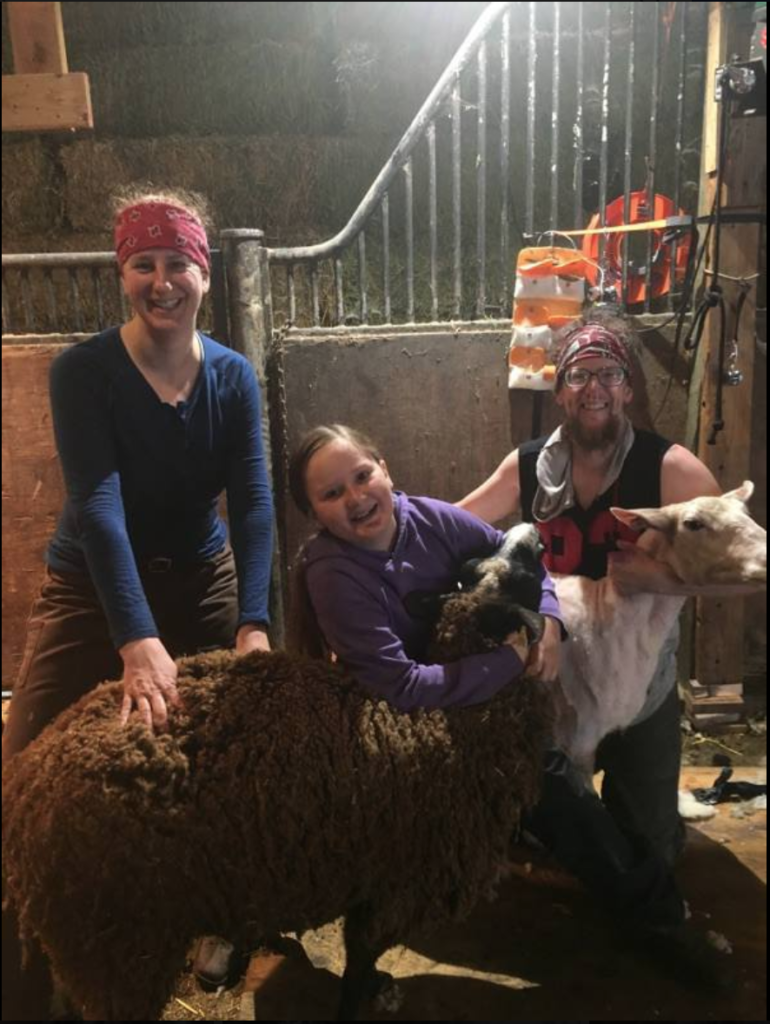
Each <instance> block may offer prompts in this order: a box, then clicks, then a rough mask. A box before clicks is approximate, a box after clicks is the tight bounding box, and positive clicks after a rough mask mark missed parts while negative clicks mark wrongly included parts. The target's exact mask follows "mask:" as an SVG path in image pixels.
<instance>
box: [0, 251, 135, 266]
mask: <svg viewBox="0 0 770 1024" xmlns="http://www.w3.org/2000/svg"><path fill="white" fill-rule="evenodd" d="M2 263H3V266H4V267H40V268H44V267H49V268H50V269H51V270H55V269H56V268H57V267H78V268H79V267H89V266H91V265H93V266H96V267H109V266H114V265H115V264H116V259H115V253H114V252H25V253H3V257H2Z"/></svg>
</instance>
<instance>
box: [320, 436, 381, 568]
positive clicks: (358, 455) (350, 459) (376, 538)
mask: <svg viewBox="0 0 770 1024" xmlns="http://www.w3.org/2000/svg"><path fill="white" fill-rule="evenodd" d="M305 486H306V487H307V496H308V500H309V501H310V505H311V507H312V509H313V514H314V516H315V518H316V519H317V520H318V522H319V523H320V524H321V526H323V527H324V528H325V529H327V530H328V531H329V533H332V534H334V536H335V537H339V538H340V540H346V541H349V542H350V543H351V544H356V545H357V546H358V547H361V548H368V549H369V550H371V551H388V550H389V549H390V547H391V545H392V543H393V539H394V537H395V535H396V517H395V513H394V510H393V482H392V481H391V479H390V475H389V474H388V468H387V466H386V465H385V462H384V461H380V462H377V461H376V460H375V459H373V458H372V457H371V456H370V455H367V454H366V452H363V451H361V449H360V448H356V446H355V445H352V444H350V442H349V441H343V440H341V439H340V440H336V441H330V442H329V444H327V445H324V447H323V448H321V449H319V451H317V452H316V453H315V454H314V455H313V456H312V458H311V459H310V461H309V462H308V464H307V468H306V470H305Z"/></svg>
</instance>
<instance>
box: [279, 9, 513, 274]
mask: <svg viewBox="0 0 770 1024" xmlns="http://www.w3.org/2000/svg"><path fill="white" fill-rule="evenodd" d="M510 6H511V4H510V2H504V3H491V4H490V5H489V6H488V7H487V8H486V9H485V10H484V12H483V14H482V15H481V17H480V18H479V19H478V21H477V22H476V24H475V25H474V26H473V28H472V29H471V31H470V32H469V33H468V35H467V36H466V38H465V41H464V42H463V43H462V45H461V46H460V48H459V49H458V51H457V53H456V54H455V55H454V57H453V58H452V60H451V62H450V64H449V66H448V67H447V68H446V70H445V71H444V73H443V74H442V76H441V77H440V78H439V80H438V82H437V83H436V85H435V86H434V87H433V89H432V90H431V92H430V94H429V96H428V98H427V99H426V100H425V102H424V103H423V105H422V107H420V110H419V111H418V112H417V114H416V116H415V118H414V120H413V121H412V123H411V125H410V126H409V128H408V129H407V130H406V132H405V133H404V135H403V137H402V138H401V140H400V141H399V143H398V145H397V146H396V148H395V149H394V150H393V153H392V154H391V156H390V158H389V159H388V161H387V163H386V164H385V166H384V167H383V169H382V170H381V171H380V173H379V174H378V175H377V177H376V178H375V180H374V182H373V184H372V186H371V188H370V189H369V191H368V192H367V193H366V195H365V196H364V198H363V199H362V200H361V202H360V203H359V205H358V207H357V209H356V210H355V212H354V213H353V216H352V217H351V218H350V220H349V221H348V223H347V224H346V225H345V227H344V228H343V229H342V231H340V232H339V233H338V234H336V235H335V236H334V237H333V238H330V239H328V240H327V241H325V242H320V243H319V244H318V245H308V246H299V247H296V248H293V249H284V248H279V249H269V250H268V253H269V257H270V259H271V260H272V261H273V262H277V263H286V262H290V261H292V260H294V261H296V260H300V259H312V258H318V257H325V256H331V255H333V254H336V253H337V252H338V251H339V250H340V249H343V248H345V247H346V246H347V245H349V244H350V243H351V242H352V241H353V240H354V239H355V238H356V236H357V235H358V232H359V231H360V229H361V228H362V227H363V225H364V224H366V222H367V221H368V220H369V218H370V216H371V215H372V214H373V213H374V211H375V209H376V208H377V206H378V204H379V203H380V201H381V199H382V196H383V195H384V194H385V192H387V190H388V188H389V187H390V185H391V183H392V182H393V179H394V178H395V176H396V174H397V173H398V170H399V168H401V167H402V166H403V163H404V160H405V159H406V158H407V157H408V156H409V154H410V153H411V152H412V150H413V149H414V147H415V146H416V145H417V144H418V143H419V142H420V140H421V139H422V136H423V134H424V133H425V127H426V125H428V124H430V122H431V121H432V120H433V119H434V118H435V117H436V115H437V114H438V112H439V110H440V109H441V107H442V106H443V103H444V101H445V100H446V99H447V97H448V96H449V95H450V94H454V90H455V88H456V83H457V81H458V79H459V76H460V72H461V71H462V70H463V68H464V67H465V66H466V65H467V64H468V62H469V61H470V60H471V59H472V57H473V55H474V54H475V53H476V49H477V47H478V44H479V41H480V40H481V39H483V38H484V37H485V36H486V35H487V33H488V32H489V31H490V29H491V28H492V26H493V25H494V24H495V22H496V21H497V19H498V18H500V17H501V16H502V14H503V13H504V12H505V11H506V10H507V9H508V8H509V7H510Z"/></svg>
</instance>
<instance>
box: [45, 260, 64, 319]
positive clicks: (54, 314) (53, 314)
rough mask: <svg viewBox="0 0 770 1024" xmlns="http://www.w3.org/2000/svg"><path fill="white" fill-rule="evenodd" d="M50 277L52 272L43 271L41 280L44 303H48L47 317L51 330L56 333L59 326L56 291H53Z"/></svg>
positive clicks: (51, 277)
mask: <svg viewBox="0 0 770 1024" xmlns="http://www.w3.org/2000/svg"><path fill="white" fill-rule="evenodd" d="M52 275H53V271H52V270H48V269H46V270H44V271H43V280H44V282H45V297H46V302H47V303H48V316H49V318H50V321H51V330H52V331H56V330H57V328H58V327H59V326H60V325H59V316H58V310H57V308H56V291H55V290H54V285H53V276H52Z"/></svg>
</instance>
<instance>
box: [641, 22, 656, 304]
mask: <svg viewBox="0 0 770 1024" xmlns="http://www.w3.org/2000/svg"><path fill="white" fill-rule="evenodd" d="M653 6H654V11H655V13H654V20H653V35H652V82H651V84H650V93H651V98H650V142H649V149H648V152H649V163H648V165H647V208H648V211H649V212H648V216H649V217H651V218H654V217H655V164H656V161H657V134H658V132H657V129H658V78H659V70H660V69H659V64H660V17H659V11H658V4H654V5H653ZM654 238H655V236H654V234H653V232H650V233H649V234H648V236H647V259H646V260H645V269H644V311H645V313H649V311H650V299H651V295H650V293H651V291H652V259H653V250H652V245H653V241H654Z"/></svg>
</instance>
